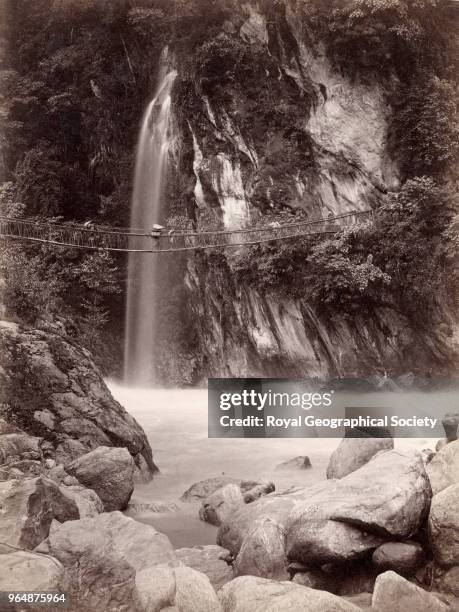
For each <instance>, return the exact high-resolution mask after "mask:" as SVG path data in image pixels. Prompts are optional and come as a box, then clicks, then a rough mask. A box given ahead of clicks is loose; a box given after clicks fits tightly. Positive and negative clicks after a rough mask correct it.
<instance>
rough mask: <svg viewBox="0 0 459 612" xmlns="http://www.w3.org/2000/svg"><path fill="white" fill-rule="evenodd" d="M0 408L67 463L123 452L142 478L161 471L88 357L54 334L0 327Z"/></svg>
mask: <svg viewBox="0 0 459 612" xmlns="http://www.w3.org/2000/svg"><path fill="white" fill-rule="evenodd" d="M0 404H1V405H2V408H1V411H0V416H1V417H2V418H3V419H4V420H6V421H7V422H8V423H11V424H12V425H14V426H16V427H19V428H20V429H21V430H23V431H24V432H26V433H27V434H30V435H32V436H36V437H40V438H44V440H46V441H47V442H50V443H51V446H52V448H53V449H54V451H57V452H58V455H59V460H60V461H62V462H64V463H68V462H70V461H72V460H74V459H75V458H76V457H77V456H79V455H83V454H85V453H87V452H89V451H91V450H93V449H95V448H97V447H99V446H115V447H120V446H122V447H125V448H127V449H128V451H129V452H130V454H131V455H132V457H133V458H134V461H135V463H136V466H137V468H138V472H139V476H140V473H142V477H143V478H145V475H146V473H149V474H150V475H151V474H152V473H153V472H154V471H155V470H156V469H157V468H156V466H155V464H154V463H153V459H152V452H151V448H150V445H149V444H148V441H147V438H146V436H145V433H144V431H143V430H142V428H141V427H140V425H139V424H138V423H137V422H136V420H135V419H134V418H133V417H132V416H130V415H129V414H128V413H127V412H126V410H124V408H123V407H122V406H121V405H120V404H119V403H118V402H117V401H115V400H114V399H113V397H112V395H111V393H110V391H109V390H108V388H107V386H106V384H105V382H104V380H103V378H102V374H101V373H100V372H99V370H98V369H97V368H96V366H95V365H94V362H93V361H92V359H91V356H90V354H89V352H88V351H86V350H85V349H83V348H82V347H80V346H79V345H77V344H76V343H75V342H74V341H73V340H72V339H71V338H68V337H66V336H64V335H62V334H60V333H57V332H56V331H52V330H37V329H31V328H26V327H20V326H18V325H16V324H10V323H9V324H8V325H6V324H2V322H1V321H0ZM71 440H73V441H74V442H70V441H71Z"/></svg>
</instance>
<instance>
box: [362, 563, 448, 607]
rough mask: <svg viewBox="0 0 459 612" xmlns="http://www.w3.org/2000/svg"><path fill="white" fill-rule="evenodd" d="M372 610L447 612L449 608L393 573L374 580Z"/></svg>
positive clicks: (431, 594)
mask: <svg viewBox="0 0 459 612" xmlns="http://www.w3.org/2000/svg"><path fill="white" fill-rule="evenodd" d="M372 609H374V610H377V612H407V610H416V612H433V611H434V610H435V612H447V611H448V610H450V608H449V607H448V606H447V605H446V604H444V603H443V602H442V601H440V599H438V597H436V596H435V595H433V593H429V592H427V591H424V589H421V588H420V587H418V586H416V585H415V584H413V583H411V582H408V580H405V578H402V577H401V576H399V575H398V574H396V573H395V572H384V574H380V575H379V576H378V577H377V578H376V582H375V589H374V591H373V598H372Z"/></svg>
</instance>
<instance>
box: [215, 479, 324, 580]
mask: <svg viewBox="0 0 459 612" xmlns="http://www.w3.org/2000/svg"><path fill="white" fill-rule="evenodd" d="M318 486H323V484H322V485H318ZM307 491H308V489H297V490H293V491H292V492H290V493H287V494H282V495H279V494H271V495H267V496H266V497H261V498H260V499H258V500H257V501H255V502H253V503H252V504H248V505H246V506H243V507H242V508H241V509H240V510H238V511H237V512H235V513H234V514H233V516H231V517H229V518H228V520H227V521H225V522H224V523H222V525H221V526H220V528H219V530H218V534H217V543H218V544H220V546H223V547H225V548H227V549H228V550H229V551H230V552H231V553H232V555H233V556H234V557H235V564H234V565H235V573H236V575H239V574H241V575H244V574H251V575H253V576H264V577H268V578H276V579H286V578H288V573H287V570H286V567H285V566H286V564H285V523H286V521H287V517H288V515H289V513H290V511H291V510H292V508H293V507H294V505H295V503H296V501H297V500H298V499H300V498H301V497H302V496H304V495H307Z"/></svg>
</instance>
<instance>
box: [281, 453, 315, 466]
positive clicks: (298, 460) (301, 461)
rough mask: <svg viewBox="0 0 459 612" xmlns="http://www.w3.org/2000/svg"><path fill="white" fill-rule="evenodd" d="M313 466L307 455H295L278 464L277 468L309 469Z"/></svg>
mask: <svg viewBox="0 0 459 612" xmlns="http://www.w3.org/2000/svg"><path fill="white" fill-rule="evenodd" d="M309 468H312V464H311V460H310V459H309V457H307V456H306V455H304V456H299V457H294V458H293V459H289V460H288V461H283V462H282V463H279V465H276V468H275V469H276V470H308V469H309Z"/></svg>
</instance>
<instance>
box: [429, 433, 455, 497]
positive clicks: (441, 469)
mask: <svg viewBox="0 0 459 612" xmlns="http://www.w3.org/2000/svg"><path fill="white" fill-rule="evenodd" d="M426 469H427V474H428V476H429V479H430V484H431V485H432V493H433V494H434V495H436V494H437V493H439V492H440V491H442V490H443V489H446V487H449V486H451V485H453V484H456V483H459V440H456V441H455V442H450V443H449V444H446V445H445V446H444V447H443V448H442V449H441V450H440V451H439V452H438V453H437V454H436V455H435V456H434V457H433V459H432V460H431V461H430V462H429V464H428V465H427V468H426Z"/></svg>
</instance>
